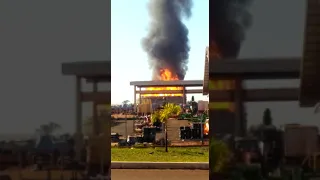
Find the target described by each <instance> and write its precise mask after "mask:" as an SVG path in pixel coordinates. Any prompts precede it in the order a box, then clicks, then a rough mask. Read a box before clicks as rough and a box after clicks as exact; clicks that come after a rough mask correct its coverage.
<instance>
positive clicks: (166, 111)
mask: <svg viewBox="0 0 320 180" xmlns="http://www.w3.org/2000/svg"><path fill="white" fill-rule="evenodd" d="M180 112H181V107H180V106H179V105H176V104H172V103H167V104H166V105H164V107H163V109H160V110H159V111H158V112H156V113H154V114H153V116H154V118H158V119H159V120H160V122H162V123H163V124H164V129H165V130H164V131H165V148H166V152H168V132H167V121H168V119H169V118H170V117H172V116H176V115H178V114H179V113H180ZM157 113H159V114H157Z"/></svg>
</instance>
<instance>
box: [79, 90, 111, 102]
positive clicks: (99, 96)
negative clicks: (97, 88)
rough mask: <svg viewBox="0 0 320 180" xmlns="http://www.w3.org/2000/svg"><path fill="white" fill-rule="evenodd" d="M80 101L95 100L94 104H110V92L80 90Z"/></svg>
mask: <svg viewBox="0 0 320 180" xmlns="http://www.w3.org/2000/svg"><path fill="white" fill-rule="evenodd" d="M81 101H82V102H96V104H110V102H111V92H110V91H108V92H96V93H93V92H82V93H81Z"/></svg>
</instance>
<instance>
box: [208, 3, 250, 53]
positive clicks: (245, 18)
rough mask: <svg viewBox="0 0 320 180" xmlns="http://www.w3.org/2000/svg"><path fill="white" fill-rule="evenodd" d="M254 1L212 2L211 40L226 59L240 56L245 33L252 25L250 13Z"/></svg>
mask: <svg viewBox="0 0 320 180" xmlns="http://www.w3.org/2000/svg"><path fill="white" fill-rule="evenodd" d="M252 1H253V0H213V1H210V40H211V41H212V40H213V41H214V42H215V43H216V44H217V46H218V47H219V50H220V52H221V55H222V57H224V58H234V57H237V56H238V55H239V51H240V47H241V43H242V42H243V40H244V39H245V31H246V30H247V29H248V28H249V27H250V26H251V24H252V16H251V14H250V13H249V12H248V8H249V6H250V5H251V4H252Z"/></svg>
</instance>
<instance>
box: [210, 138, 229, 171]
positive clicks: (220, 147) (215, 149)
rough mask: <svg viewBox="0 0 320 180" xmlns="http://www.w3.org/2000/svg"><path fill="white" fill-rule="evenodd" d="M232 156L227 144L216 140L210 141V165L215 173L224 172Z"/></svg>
mask: <svg viewBox="0 0 320 180" xmlns="http://www.w3.org/2000/svg"><path fill="white" fill-rule="evenodd" d="M230 156H231V152H230V150H229V148H228V146H227V144H226V143H224V142H223V141H219V140H216V139H211V141H210V165H211V168H212V170H213V172H215V173H218V172H221V171H223V169H224V168H225V167H226V165H227V163H228V161H229V159H230Z"/></svg>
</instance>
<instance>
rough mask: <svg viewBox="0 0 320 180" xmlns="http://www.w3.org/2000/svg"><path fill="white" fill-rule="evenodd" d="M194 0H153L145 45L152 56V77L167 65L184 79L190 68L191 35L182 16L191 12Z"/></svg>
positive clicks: (184, 16) (156, 75) (143, 41)
mask: <svg viewBox="0 0 320 180" xmlns="http://www.w3.org/2000/svg"><path fill="white" fill-rule="evenodd" d="M191 8H192V0H150V1H149V4H148V10H149V16H150V24H149V31H148V34H147V36H146V37H145V38H144V39H143V40H142V47H143V49H144V51H145V52H147V54H148V56H149V64H150V68H151V69H152V70H153V80H157V77H158V76H159V72H160V69H163V68H168V69H169V70H170V71H171V72H174V73H176V75H177V76H178V78H179V79H180V80H183V79H184V77H185V75H186V72H187V70H188V66H187V65H188V58H189V51H190V47H189V39H188V29H187V27H186V26H185V25H184V23H183V21H182V20H183V19H188V18H190V16H191Z"/></svg>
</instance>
